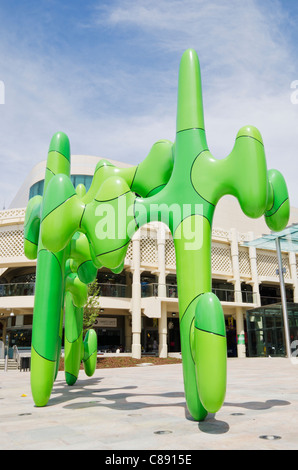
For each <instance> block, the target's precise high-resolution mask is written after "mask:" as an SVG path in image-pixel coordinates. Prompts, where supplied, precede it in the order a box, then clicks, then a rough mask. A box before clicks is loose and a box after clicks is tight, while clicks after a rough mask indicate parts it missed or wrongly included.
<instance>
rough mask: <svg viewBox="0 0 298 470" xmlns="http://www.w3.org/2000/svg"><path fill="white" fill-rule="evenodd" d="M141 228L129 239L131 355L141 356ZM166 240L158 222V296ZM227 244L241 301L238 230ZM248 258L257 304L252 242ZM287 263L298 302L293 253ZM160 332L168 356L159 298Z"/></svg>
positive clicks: (240, 322) (240, 321)
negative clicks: (130, 240)
mask: <svg viewBox="0 0 298 470" xmlns="http://www.w3.org/2000/svg"><path fill="white" fill-rule="evenodd" d="M140 236H141V235H140V231H139V232H137V233H136V234H135V235H134V237H133V239H132V253H133V260H132V267H131V271H132V312H131V313H132V356H133V357H134V358H140V357H141V351H142V346H141V329H142V325H141V271H142V270H141V246H140ZM248 236H249V239H250V240H253V239H254V234H253V233H252V232H250V233H249V234H248ZM165 240H166V233H165V227H164V226H163V225H159V228H158V232H157V248H158V271H157V275H158V296H159V297H162V298H165V297H166V275H167V272H166V267H165ZM230 246H231V258H232V269H233V280H232V282H233V283H234V287H235V302H236V303H242V292H241V276H240V268H239V240H238V232H237V230H236V229H231V231H230ZM249 260H250V268H251V281H250V283H251V285H252V290H253V293H254V296H255V299H254V303H255V304H256V305H257V306H260V305H261V299H260V293H259V277H258V270H257V251H256V248H255V247H254V246H250V247H249ZM289 263H290V270H291V280H292V283H293V287H294V302H298V278H297V269H296V255H295V253H289ZM244 314H245V311H243V308H242V307H240V306H238V307H236V312H235V316H236V334H237V355H238V357H246V348H245V330H244ZM158 325H159V326H158V332H159V355H160V357H167V353H168V351H167V308H166V303H165V302H161V317H160V318H159V322H158Z"/></svg>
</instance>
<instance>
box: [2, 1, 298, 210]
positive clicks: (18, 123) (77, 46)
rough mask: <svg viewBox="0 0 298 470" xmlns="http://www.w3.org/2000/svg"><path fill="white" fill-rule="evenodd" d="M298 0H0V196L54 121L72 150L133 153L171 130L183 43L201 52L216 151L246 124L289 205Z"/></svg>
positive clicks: (297, 117) (13, 184) (5, 197)
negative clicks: (1, 95)
mask: <svg viewBox="0 0 298 470" xmlns="http://www.w3.org/2000/svg"><path fill="white" fill-rule="evenodd" d="M297 3H298V2H296V1H295V0H292V1H291V0H286V1H282V2H280V1H277V0H270V1H269V0H267V1H266V0H265V1H264V0H262V1H259V0H247V1H246V2H243V1H242V0H229V1H224V0H209V1H205V0H182V1H181V0H175V1H172V0H159V1H150V0H147V1H144V0H138V1H135V0H134V1H132V0H110V1H100V0H91V1H85V2H83V1H77V0H75V1H69V2H67V1H63V2H62V1H58V0H40V1H26V2H24V1H21V0H11V1H9V2H4V1H2V2H0V80H1V81H2V82H3V83H4V86H5V103H4V104H0V126H1V127H0V129H1V130H0V164H1V173H0V174H1V176H0V184H1V186H0V207H1V208H2V207H3V205H4V204H5V206H6V207H8V206H9V205H10V203H11V200H12V199H13V197H14V195H15V193H16V190H17V188H18V187H19V186H20V185H21V184H22V182H23V181H24V179H25V176H26V175H27V173H28V172H29V171H30V169H31V168H32V167H33V166H34V165H35V164H36V163H38V162H40V161H41V160H44V159H45V158H46V156H47V150H48V145H49V142H50V139H51V137H52V135H53V134H54V133H55V132H57V131H64V132H65V133H66V134H67V135H68V136H69V139H70V142H71V151H72V153H73V154H87V155H96V156H98V157H102V158H112V159H115V160H120V161H125V162H128V163H132V164H136V163H138V162H140V161H141V160H143V159H144V158H145V156H146V155H147V153H148V152H149V150H150V148H151V146H152V144H153V143H154V142H155V141H157V140H159V139H162V138H165V139H169V140H172V141H174V139H175V124H176V99H177V96H176V95H177V77H178V68H179V62H180V58H181V56H182V54H183V52H184V50H185V49H187V48H189V47H192V48H194V49H195V50H196V51H197V53H198V55H199V59H200V64H201V72H202V82H203V95H204V96H203V99H204V111H205V125H206V134H207V141H208V144H209V148H210V151H211V152H212V153H213V155H214V156H215V157H217V158H223V157H225V156H226V155H227V154H228V153H229V152H230V151H231V149H232V147H233V144H234V139H235V137H236V134H237V132H238V130H239V129H240V128H241V127H242V126H243V125H246V124H252V125H255V126H256V127H257V128H258V129H259V130H260V132H261V134H262V136H263V140H264V143H265V149H266V155H267V161H268V167H269V168H278V169H279V170H280V171H282V172H283V174H284V175H285V177H286V179H287V182H288V187H289V192H290V199H291V204H292V205H294V206H296V207H298V189H297V183H296V181H297V176H298V159H297V152H298V104H294V103H293V102H292V101H291V94H292V93H293V91H294V90H293V89H291V83H292V82H293V81H294V80H298V49H297V44H298V40H297V39H298V32H297V26H296V25H297V24H298V5H297Z"/></svg>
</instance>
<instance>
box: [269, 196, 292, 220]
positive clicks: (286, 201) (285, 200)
mask: <svg viewBox="0 0 298 470" xmlns="http://www.w3.org/2000/svg"><path fill="white" fill-rule="evenodd" d="M288 199H289V198H288V197H287V198H286V199H285V200H284V201H283V202H282V203H281V204H280V205H279V206H278V208H277V209H276V210H275V211H274V212H272V214H270V215H266V214H265V217H271V216H272V215H274V214H276V212H277V211H278V210H279V209H280V208H281V206H282V205H283V204H284V203H285V202H287V200H288ZM266 212H267V211H266Z"/></svg>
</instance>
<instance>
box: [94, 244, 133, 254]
mask: <svg viewBox="0 0 298 470" xmlns="http://www.w3.org/2000/svg"><path fill="white" fill-rule="evenodd" d="M129 242H130V240H128V241H127V242H126V243H124V245H121V246H118V247H117V248H114V249H113V250H110V251H105V252H104V253H99V254H98V255H96V258H98V256H103V255H107V254H109V253H113V251H117V250H120V249H121V248H124V247H125V246H126V245H128V243H129Z"/></svg>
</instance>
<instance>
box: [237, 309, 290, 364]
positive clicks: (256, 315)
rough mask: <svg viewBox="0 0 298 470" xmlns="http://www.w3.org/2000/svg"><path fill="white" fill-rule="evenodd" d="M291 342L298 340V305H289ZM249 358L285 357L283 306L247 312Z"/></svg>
mask: <svg viewBox="0 0 298 470" xmlns="http://www.w3.org/2000/svg"><path fill="white" fill-rule="evenodd" d="M287 308H288V319H289V328H290V341H291V343H292V342H295V341H297V340H298V304H295V303H288V304H287ZM246 322H247V337H248V356H250V357H259V356H266V357H268V356H285V355H286V348H285V338H284V323H283V313H282V305H281V304H280V303H278V304H272V305H268V306H266V307H265V306H264V307H258V308H255V309H253V310H249V311H248V312H246Z"/></svg>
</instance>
